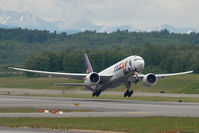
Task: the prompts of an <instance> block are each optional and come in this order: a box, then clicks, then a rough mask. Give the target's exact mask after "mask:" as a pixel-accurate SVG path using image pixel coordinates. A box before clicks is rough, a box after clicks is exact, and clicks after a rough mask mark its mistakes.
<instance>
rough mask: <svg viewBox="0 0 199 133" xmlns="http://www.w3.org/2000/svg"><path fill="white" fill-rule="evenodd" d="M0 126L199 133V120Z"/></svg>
mask: <svg viewBox="0 0 199 133" xmlns="http://www.w3.org/2000/svg"><path fill="white" fill-rule="evenodd" d="M0 126H6V127H30V128H50V129H65V130H67V129H82V130H101V131H118V132H129V133H158V132H169V133H174V132H175V133H176V132H199V118H182V117H180V118H178V117H141V118H140V117H130V118H127V117H121V118H112V117H110V118H107V117H106V118H1V119H0Z"/></svg>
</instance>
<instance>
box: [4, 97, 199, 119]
mask: <svg viewBox="0 0 199 133" xmlns="http://www.w3.org/2000/svg"><path fill="white" fill-rule="evenodd" d="M77 103H78V104H79V106H78V107H76V106H75V104H77ZM0 108H39V109H56V110H60V111H61V110H63V109H69V110H88V111H86V112H81V111H80V112H64V113H63V114H58V113H57V114H52V113H39V110H38V113H0V117H66V118H67V117H144V116H175V117H199V111H198V110H199V103H183V102H182V103H179V102H151V101H135V100H109V99H105V100H100V99H85V98H55V97H30V96H0Z"/></svg>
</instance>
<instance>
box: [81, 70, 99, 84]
mask: <svg viewBox="0 0 199 133" xmlns="http://www.w3.org/2000/svg"><path fill="white" fill-rule="evenodd" d="M84 82H85V84H87V85H88V86H92V85H96V84H98V83H99V82H100V76H99V74H97V73H95V72H93V73H90V74H88V75H87V76H86V77H85V79H84Z"/></svg>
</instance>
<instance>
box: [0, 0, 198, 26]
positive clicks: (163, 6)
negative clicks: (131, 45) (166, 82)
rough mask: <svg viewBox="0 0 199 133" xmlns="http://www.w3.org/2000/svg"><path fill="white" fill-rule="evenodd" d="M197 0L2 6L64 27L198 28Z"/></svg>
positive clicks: (34, 1)
mask: <svg viewBox="0 0 199 133" xmlns="http://www.w3.org/2000/svg"><path fill="white" fill-rule="evenodd" d="M198 5H199V1H197V0H189V1H188V0H44V1H42V0H1V1H0V9H3V10H15V11H19V12H24V11H25V12H30V13H32V14H34V15H36V16H39V17H41V18H42V19H44V20H47V21H61V22H62V24H60V27H61V28H63V29H64V28H69V29H71V28H79V27H80V28H92V25H99V26H103V25H105V26H119V25H132V26H134V27H136V28H139V29H147V28H152V27H154V26H158V25H161V24H165V23H166V24H170V25H173V26H176V27H194V28H197V29H199V25H198V24H199V17H198V12H199V8H198V7H197V6H198Z"/></svg>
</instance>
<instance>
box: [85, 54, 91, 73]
mask: <svg viewBox="0 0 199 133" xmlns="http://www.w3.org/2000/svg"><path fill="white" fill-rule="evenodd" d="M84 63H85V67H86V72H87V73H91V72H93V68H92V66H91V63H90V61H89V59H88V56H87V54H86V53H85V54H84Z"/></svg>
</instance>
